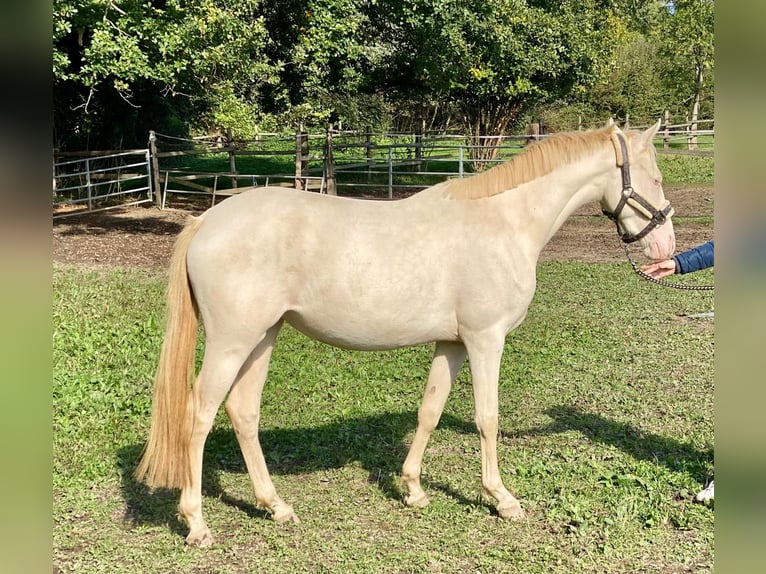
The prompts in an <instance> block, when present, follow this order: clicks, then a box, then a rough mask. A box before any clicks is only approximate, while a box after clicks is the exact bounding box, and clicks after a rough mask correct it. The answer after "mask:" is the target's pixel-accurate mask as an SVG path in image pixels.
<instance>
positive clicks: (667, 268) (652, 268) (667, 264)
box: [641, 259, 676, 279]
mask: <svg viewBox="0 0 766 574" xmlns="http://www.w3.org/2000/svg"><path fill="white" fill-rule="evenodd" d="M641 271H643V272H644V273H646V274H647V275H649V277H653V278H654V279H662V278H663V277H667V276H668V275H673V273H675V272H676V260H675V259H665V260H663V261H655V262H654V263H647V264H646V265H642V266H641Z"/></svg>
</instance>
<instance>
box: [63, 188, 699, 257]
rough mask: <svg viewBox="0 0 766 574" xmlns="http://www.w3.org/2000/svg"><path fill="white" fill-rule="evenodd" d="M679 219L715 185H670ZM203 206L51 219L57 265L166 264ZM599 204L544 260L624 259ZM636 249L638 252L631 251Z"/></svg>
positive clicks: (686, 238) (694, 225) (695, 211)
mask: <svg viewBox="0 0 766 574" xmlns="http://www.w3.org/2000/svg"><path fill="white" fill-rule="evenodd" d="M665 195H666V197H667V199H668V200H670V203H671V204H672V205H673V207H674V208H675V216H674V217H675V218H677V219H678V218H700V217H710V218H712V216H713V189H712V188H711V187H693V186H692V187H676V188H666V189H665ZM203 210H204V207H201V206H199V205H196V206H195V205H183V204H179V205H176V206H174V207H173V208H166V209H165V210H160V209H158V208H156V207H152V206H132V207H118V208H114V209H111V210H108V211H100V212H96V213H84V214H78V215H73V216H70V217H65V218H60V219H54V220H53V262H54V264H66V265H83V266H117V267H164V266H166V265H167V262H168V260H169V259H170V253H171V251H172V248H173V241H174V240H175V236H176V235H177V234H178V232H179V231H180V230H181V227H182V226H183V222H184V220H185V219H186V217H187V216H188V215H189V214H192V215H198V214H199V213H201V212H202V211H203ZM600 215H601V210H600V208H599V206H598V205H596V204H588V205H585V206H583V207H582V208H580V209H578V210H577V211H576V212H575V213H574V214H573V215H572V217H570V218H569V220H567V222H566V223H565V224H564V225H563V226H562V227H561V229H560V230H559V231H558V233H556V235H555V236H554V237H553V239H552V240H551V241H550V243H549V244H548V245H547V246H546V247H545V249H544V251H543V253H542V255H541V258H540V259H541V261H546V260H558V261H582V262H585V263H602V262H611V261H621V260H623V259H625V254H624V252H623V250H622V247H621V246H620V244H619V241H618V239H617V235H616V233H615V229H614V224H613V223H612V222H610V221H608V220H607V219H606V218H605V217H595V216H600ZM675 228H676V242H677V248H678V250H679V251H682V250H684V249H688V248H690V247H694V246H695V245H698V244H699V243H702V242H704V241H707V240H708V239H710V238H712V236H713V229H712V224H710V223H708V222H705V221H686V220H684V221H677V223H676V226H675ZM633 251H637V250H635V249H634V250H633Z"/></svg>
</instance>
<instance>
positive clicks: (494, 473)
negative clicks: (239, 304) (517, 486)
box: [466, 336, 525, 519]
mask: <svg viewBox="0 0 766 574" xmlns="http://www.w3.org/2000/svg"><path fill="white" fill-rule="evenodd" d="M504 344H505V337H499V336H491V337H483V338H479V339H478V340H473V341H471V342H470V343H469V342H468V341H466V346H467V347H468V357H469V361H470V363H471V378H472V379H473V395H474V402H475V412H476V426H477V428H478V429H479V436H480V438H481V484H482V487H483V488H484V492H486V493H487V494H489V495H490V496H492V497H493V498H495V499H496V500H497V513H498V514H499V515H500V517H501V518H511V519H520V518H524V516H525V513H524V510H523V509H522V508H521V504H520V503H519V501H518V500H516V498H515V497H514V496H513V495H512V494H511V493H510V492H508V489H506V488H505V486H504V485H503V480H502V479H501V478H500V469H499V467H498V461H497V436H498V433H499V430H500V429H499V417H498V379H499V377H500V359H501V358H502V355H503V347H504Z"/></svg>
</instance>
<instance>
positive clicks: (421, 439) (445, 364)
mask: <svg viewBox="0 0 766 574" xmlns="http://www.w3.org/2000/svg"><path fill="white" fill-rule="evenodd" d="M465 355H466V350H465V347H464V346H463V344H462V343H449V342H440V343H437V344H436V349H435V351H434V359H433V362H432V363H431V371H430V373H429V374H428V382H427V383H426V390H425V392H424V393H423V402H422V403H421V404H420V409H418V427H417V430H416V431H415V437H414V438H413V439H412V446H410V451H409V453H408V454H407V458H406V460H405V461H404V465H403V466H402V481H403V482H404V484H405V486H406V487H407V493H408V494H407V498H405V500H404V502H405V504H407V505H408V506H417V507H423V506H427V505H428V497H427V496H426V493H425V492H424V491H423V488H422V487H421V486H420V472H421V465H422V463H423V454H424V453H425V450H426V445H427V444H428V439H429V438H430V436H431V433H432V432H433V430H434V429H435V428H436V425H437V424H438V423H439V418H440V417H441V414H442V411H443V410H444V404H445V403H446V402H447V396H448V395H449V392H450V389H451V388H452V383H453V382H454V381H455V377H457V374H458V371H460V367H461V365H462V364H463V361H464V360H465Z"/></svg>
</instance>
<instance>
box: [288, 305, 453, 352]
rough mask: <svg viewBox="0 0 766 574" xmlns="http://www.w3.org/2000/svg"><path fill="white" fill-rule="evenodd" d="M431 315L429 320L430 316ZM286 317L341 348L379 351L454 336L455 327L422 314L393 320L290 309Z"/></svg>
mask: <svg viewBox="0 0 766 574" xmlns="http://www.w3.org/2000/svg"><path fill="white" fill-rule="evenodd" d="M429 319H430V320H429ZM285 320H286V321H287V322H288V323H289V324H290V325H292V326H293V327H295V328H296V329H298V330H299V331H300V332H302V333H303V334H305V335H307V336H309V337H311V338H312V339H316V340H318V341H322V342H323V343H327V344H329V345H333V346H335V347H341V348H344V349H355V350H360V351H382V350H386V349H396V348H399V347H409V346H413V345H420V344H423V343H430V342H432V341H452V340H456V339H457V328H456V327H454V326H452V325H450V322H449V321H448V320H446V319H444V320H437V321H434V320H433V318H426V317H422V318H420V319H419V320H418V319H415V318H410V319H406V320H405V319H399V320H392V318H391V317H388V318H386V319H383V318H382V317H379V316H375V315H374V314H373V315H371V316H369V315H368V316H366V317H365V316H364V315H357V316H354V315H353V314H349V313H344V312H341V313H328V312H326V311H325V312H323V313H321V314H316V315H314V314H308V313H300V312H295V311H290V312H288V313H286V314H285Z"/></svg>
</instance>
